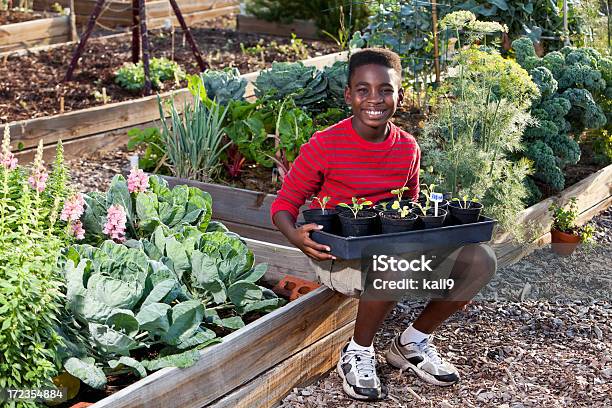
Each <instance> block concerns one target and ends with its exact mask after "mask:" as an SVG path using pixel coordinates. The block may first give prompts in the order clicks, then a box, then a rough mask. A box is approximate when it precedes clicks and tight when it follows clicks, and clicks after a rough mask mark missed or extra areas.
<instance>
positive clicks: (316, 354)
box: [207, 322, 355, 408]
mask: <svg viewBox="0 0 612 408" xmlns="http://www.w3.org/2000/svg"><path fill="white" fill-rule="evenodd" d="M354 327H355V323H354V322H351V323H349V324H347V325H345V326H343V327H341V328H340V329H338V330H336V331H335V332H333V333H330V334H328V335H327V336H325V337H324V338H322V339H321V340H319V341H317V342H316V343H314V344H312V345H311V346H309V347H307V348H305V349H304V350H302V351H300V352H298V353H296V354H294V355H293V356H291V357H289V358H288V359H287V360H285V361H283V362H282V363H280V364H278V365H277V366H275V367H274V368H271V369H270V370H268V371H266V372H265V373H263V374H262V375H260V376H259V377H257V378H255V379H254V380H252V381H250V382H249V383H247V384H245V385H243V386H242V387H240V388H238V389H236V390H234V391H232V392H231V393H230V394H228V395H226V396H225V397H223V398H221V399H219V400H217V401H215V402H214V403H212V404H209V405H207V407H209V408H269V407H273V406H275V405H276V404H277V403H278V402H280V401H281V400H282V399H283V398H284V397H285V396H287V394H289V393H290V392H291V390H292V389H293V388H294V387H304V386H308V385H310V384H312V383H313V382H315V381H316V380H317V379H318V378H320V377H322V376H323V375H325V374H326V373H327V372H329V371H330V370H331V369H332V368H334V367H335V365H336V362H337V361H338V358H339V357H340V349H341V348H342V345H343V344H344V343H345V342H346V341H347V339H349V338H350V337H351V335H352V333H353V330H354Z"/></svg>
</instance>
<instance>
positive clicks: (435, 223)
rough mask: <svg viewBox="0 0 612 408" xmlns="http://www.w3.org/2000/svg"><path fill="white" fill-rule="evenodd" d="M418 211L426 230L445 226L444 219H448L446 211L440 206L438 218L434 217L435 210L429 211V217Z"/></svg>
mask: <svg viewBox="0 0 612 408" xmlns="http://www.w3.org/2000/svg"><path fill="white" fill-rule="evenodd" d="M417 211H418V213H417V216H418V217H419V219H420V220H421V225H422V226H423V228H425V229H429V228H438V227H441V226H442V225H443V224H444V219H445V218H446V210H444V209H442V208H440V206H438V216H435V215H434V209H433V208H430V209H429V210H427V215H423V213H422V212H421V211H420V210H417Z"/></svg>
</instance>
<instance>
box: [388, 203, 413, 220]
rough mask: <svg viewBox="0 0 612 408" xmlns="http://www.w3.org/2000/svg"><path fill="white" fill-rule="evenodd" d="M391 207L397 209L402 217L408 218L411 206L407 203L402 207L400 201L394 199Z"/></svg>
mask: <svg viewBox="0 0 612 408" xmlns="http://www.w3.org/2000/svg"><path fill="white" fill-rule="evenodd" d="M391 208H392V209H394V210H397V212H398V214H399V215H400V217H401V218H406V217H407V216H408V214H410V207H408V206H407V205H405V206H403V207H402V206H401V205H400V202H399V201H394V202H393V204H392V205H391Z"/></svg>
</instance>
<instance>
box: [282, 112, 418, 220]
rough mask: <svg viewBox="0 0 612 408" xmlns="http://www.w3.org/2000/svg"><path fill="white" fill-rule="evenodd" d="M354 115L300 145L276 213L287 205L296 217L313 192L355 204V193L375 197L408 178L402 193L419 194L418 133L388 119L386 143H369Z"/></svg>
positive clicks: (333, 200)
mask: <svg viewBox="0 0 612 408" xmlns="http://www.w3.org/2000/svg"><path fill="white" fill-rule="evenodd" d="M351 119H352V118H348V119H344V120H342V121H340V122H339V123H337V124H335V125H333V126H331V127H329V128H327V129H325V130H323V131H320V132H316V133H315V134H314V135H313V136H312V137H311V138H310V140H309V141H308V143H306V144H304V145H303V146H302V147H301V148H300V154H299V156H298V157H297V159H296V160H295V162H294V163H293V165H292V166H291V170H290V171H289V173H288V174H287V176H286V177H285V181H284V183H283V186H282V188H281V189H280V191H279V192H278V197H277V198H276V200H274V202H273V203H272V208H271V211H270V212H271V216H272V217H274V214H276V213H277V212H279V211H283V210H284V211H289V213H291V215H293V217H294V218H297V216H298V212H299V208H300V206H302V205H303V204H304V202H306V200H308V199H309V198H311V197H313V196H318V197H321V198H322V197H324V196H329V197H330V201H329V203H328V204H327V206H328V207H330V208H333V207H334V206H335V205H337V204H339V203H351V198H352V197H357V198H365V199H367V200H370V201H372V202H377V201H379V200H382V199H386V198H391V197H393V196H392V195H391V193H390V191H391V190H393V189H396V188H399V187H401V186H403V185H404V183H406V186H407V187H408V188H410V190H408V191H407V192H406V193H404V197H405V198H411V199H413V200H416V199H417V197H418V195H419V166H420V160H421V150H420V149H419V145H418V144H417V142H416V140H415V139H414V137H413V136H412V135H410V134H409V133H407V132H405V131H403V130H401V129H400V128H398V127H397V126H395V125H394V124H393V123H391V122H389V125H390V127H391V128H390V132H389V136H388V137H387V138H386V139H385V140H384V141H383V142H380V143H372V142H368V141H366V140H364V139H362V138H361V137H360V136H359V135H358V134H357V132H355V129H353V125H352V121H351ZM317 206H318V204H317V203H316V202H313V203H312V204H311V207H312V208H316V207H317Z"/></svg>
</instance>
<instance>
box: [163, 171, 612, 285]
mask: <svg viewBox="0 0 612 408" xmlns="http://www.w3.org/2000/svg"><path fill="white" fill-rule="evenodd" d="M167 179H168V182H169V184H170V185H177V184H187V185H190V186H193V187H198V188H200V189H202V190H204V191H208V192H209V193H210V194H211V196H212V198H213V213H214V214H215V217H216V218H218V219H220V220H222V221H223V222H224V223H225V224H226V225H227V226H228V227H229V228H230V229H231V230H232V231H235V232H237V233H239V234H240V235H242V236H244V237H248V238H255V239H262V240H266V241H268V242H272V243H277V244H280V245H288V243H287V241H286V239H285V238H284V237H283V235H282V234H281V233H280V232H279V231H278V230H277V229H276V227H275V226H274V225H272V222H271V220H270V206H271V204H272V202H273V201H274V199H275V198H276V196H275V195H274V194H264V193H261V192H256V191H250V190H244V189H238V188H233V187H227V186H221V185H217V184H211V183H202V182H198V181H193V180H184V179H177V178H173V177H168V178H167ZM571 197H576V198H577V199H578V203H577V204H578V210H579V214H580V216H579V218H578V222H579V223H580V224H584V223H585V222H586V221H588V220H589V219H591V218H592V217H593V216H594V215H596V214H597V213H598V212H600V211H602V210H604V209H605V208H607V207H608V206H609V205H610V204H611V203H612V165H609V166H607V167H605V168H603V169H601V170H599V171H598V172H596V173H593V174H591V175H590V176H589V177H587V178H585V179H584V180H582V181H580V182H578V183H576V184H574V185H573V186H570V187H568V188H566V189H565V190H563V191H562V192H560V193H559V194H557V195H555V196H553V197H550V198H548V199H546V200H543V201H541V202H539V203H537V204H535V205H533V206H531V207H529V208H526V209H525V210H523V211H522V212H521V213H519V215H518V217H517V223H518V224H523V225H531V226H533V227H534V228H535V229H536V230H537V231H538V233H537V237H536V239H535V240H534V241H533V243H532V245H519V244H517V243H516V242H514V240H513V239H512V237H511V236H508V235H507V234H501V233H499V232H498V233H497V234H495V235H494V237H493V240H492V241H491V243H492V246H493V248H494V249H495V252H496V254H497V257H498V266H499V267H501V266H505V265H509V264H512V263H514V262H516V261H518V260H519V259H520V258H522V257H523V256H525V255H527V254H528V253H529V252H531V251H532V250H533V249H534V248H535V247H536V246H541V245H544V244H546V243H549V242H550V233H549V230H550V224H551V220H550V216H549V214H548V207H549V206H550V204H551V203H553V202H557V203H562V204H565V203H567V202H568V200H569V199H570V198H571ZM279 248H282V247H280V246H279ZM299 254H301V253H299ZM299 254H298V256H299ZM279 255H280V254H273V255H272V256H271V257H270V258H274V256H279ZM287 256H295V254H291V253H287ZM301 256H302V257H304V259H305V258H306V256H305V255H301ZM264 262H267V261H264ZM302 265H304V267H305V268H306V269H305V270H302V271H300V272H302V273H308V264H307V263H306V262H304V263H303V264H302Z"/></svg>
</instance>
